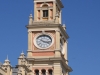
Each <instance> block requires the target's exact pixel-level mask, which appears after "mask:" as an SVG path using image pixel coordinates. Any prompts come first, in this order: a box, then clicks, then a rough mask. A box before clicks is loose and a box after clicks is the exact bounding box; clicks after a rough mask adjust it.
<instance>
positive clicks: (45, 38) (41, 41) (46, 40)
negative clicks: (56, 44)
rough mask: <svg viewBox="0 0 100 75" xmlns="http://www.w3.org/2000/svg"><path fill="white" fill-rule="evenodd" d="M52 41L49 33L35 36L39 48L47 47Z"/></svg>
mask: <svg viewBox="0 0 100 75" xmlns="http://www.w3.org/2000/svg"><path fill="white" fill-rule="evenodd" d="M51 43H52V38H51V37H50V36H49V35H46V34H43V35H39V36H38V37H37V38H36V44H37V46H38V47H39V48H48V47H50V45H51Z"/></svg>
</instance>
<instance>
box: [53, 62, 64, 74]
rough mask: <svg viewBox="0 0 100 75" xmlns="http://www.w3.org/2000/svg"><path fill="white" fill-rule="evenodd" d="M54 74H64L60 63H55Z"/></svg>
mask: <svg viewBox="0 0 100 75" xmlns="http://www.w3.org/2000/svg"><path fill="white" fill-rule="evenodd" d="M53 72H54V73H53V75H62V68H61V65H60V63H58V64H54V71H53Z"/></svg>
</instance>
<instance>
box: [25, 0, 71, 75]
mask: <svg viewBox="0 0 100 75" xmlns="http://www.w3.org/2000/svg"><path fill="white" fill-rule="evenodd" d="M33 2H34V17H33V16H32V14H30V16H29V24H28V25H27V26H26V27H27V29H28V50H27V61H28V64H30V66H31V70H32V73H31V74H32V75H68V73H69V72H71V71H72V69H71V68H70V67H69V66H68V58H67V39H68V38H69V36H68V34H67V33H66V27H65V25H64V24H63V25H62V23H61V20H62V19H61V11H62V8H63V7H64V6H63V4H62V2H61V0H34V1H33Z"/></svg>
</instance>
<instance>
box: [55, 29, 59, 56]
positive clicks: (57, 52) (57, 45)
mask: <svg viewBox="0 0 100 75" xmlns="http://www.w3.org/2000/svg"><path fill="white" fill-rule="evenodd" d="M55 57H60V32H59V31H58V30H57V31H56V49H55Z"/></svg>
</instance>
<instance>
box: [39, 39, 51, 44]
mask: <svg viewBox="0 0 100 75" xmlns="http://www.w3.org/2000/svg"><path fill="white" fill-rule="evenodd" d="M41 41H42V42H45V43H49V42H51V41H44V40H42V39H41Z"/></svg>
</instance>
